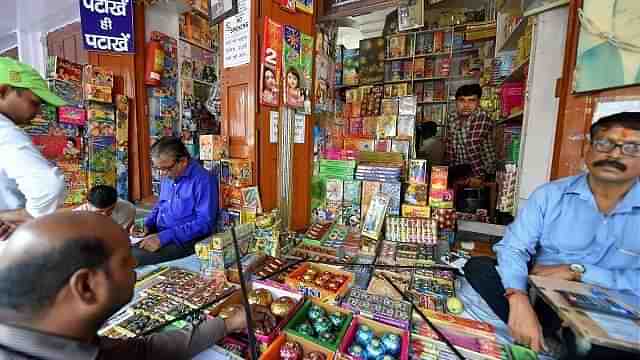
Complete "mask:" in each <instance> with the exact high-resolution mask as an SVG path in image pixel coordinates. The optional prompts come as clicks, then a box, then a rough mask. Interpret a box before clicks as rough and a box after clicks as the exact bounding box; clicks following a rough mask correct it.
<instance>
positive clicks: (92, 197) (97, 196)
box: [87, 185, 118, 209]
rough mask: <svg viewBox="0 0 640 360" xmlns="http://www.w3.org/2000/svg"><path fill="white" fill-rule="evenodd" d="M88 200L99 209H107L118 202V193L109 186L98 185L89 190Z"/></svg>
mask: <svg viewBox="0 0 640 360" xmlns="http://www.w3.org/2000/svg"><path fill="white" fill-rule="evenodd" d="M87 200H89V203H90V204H91V205H93V206H95V207H97V208H98V209H106V208H108V207H110V206H113V205H114V204H115V203H116V202H117V201H118V191H117V190H116V189H114V188H113V187H111V186H109V185H96V186H94V187H92V188H91V190H89V194H88V195H87Z"/></svg>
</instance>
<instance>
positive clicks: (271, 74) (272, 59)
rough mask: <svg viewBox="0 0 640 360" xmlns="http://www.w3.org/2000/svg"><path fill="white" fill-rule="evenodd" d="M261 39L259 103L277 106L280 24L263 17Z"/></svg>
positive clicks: (280, 59)
mask: <svg viewBox="0 0 640 360" xmlns="http://www.w3.org/2000/svg"><path fill="white" fill-rule="evenodd" d="M263 39H264V40H263V41H264V43H263V45H262V61H261V66H262V68H261V71H260V74H261V76H260V104H262V105H266V106H279V105H280V79H281V76H282V75H281V72H282V25H280V24H278V23H277V22H275V21H273V20H271V19H270V18H268V17H265V19H264V34H263Z"/></svg>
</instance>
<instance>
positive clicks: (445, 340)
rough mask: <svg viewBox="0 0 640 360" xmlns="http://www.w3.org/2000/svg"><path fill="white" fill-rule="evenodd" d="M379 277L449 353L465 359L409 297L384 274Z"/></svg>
mask: <svg viewBox="0 0 640 360" xmlns="http://www.w3.org/2000/svg"><path fill="white" fill-rule="evenodd" d="M380 275H381V276H382V278H383V279H385V280H386V281H387V282H388V283H389V285H391V286H392V287H393V289H394V290H395V291H397V292H398V293H399V294H400V295H402V298H403V299H404V300H405V301H407V302H409V303H411V306H413V309H414V310H415V311H416V312H417V313H418V315H420V317H421V318H422V320H424V321H425V322H426V323H427V325H429V327H430V328H431V329H432V330H433V331H434V332H435V333H436V335H438V337H439V338H440V339H441V340H442V341H443V342H444V343H445V344H446V345H447V347H448V348H449V349H451V351H453V353H454V354H455V355H456V356H457V357H458V359H461V360H465V359H466V358H465V357H464V356H462V354H461V353H460V352H459V351H458V349H456V347H455V346H453V345H452V344H451V342H449V339H447V337H446V336H444V334H443V333H441V332H440V330H438V328H437V327H435V326H434V325H433V323H432V322H431V320H429V318H427V317H426V316H425V315H424V313H423V312H422V311H421V310H420V309H419V308H418V307H417V306H416V304H414V303H413V301H412V300H411V299H410V298H409V297H408V296H407V295H406V294H405V293H404V292H402V291H401V290H400V289H399V288H398V287H397V286H396V284H394V283H393V281H391V280H390V279H389V278H388V277H387V275H385V274H380Z"/></svg>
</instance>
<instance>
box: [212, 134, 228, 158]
mask: <svg viewBox="0 0 640 360" xmlns="http://www.w3.org/2000/svg"><path fill="white" fill-rule="evenodd" d="M211 145H212V157H213V158H212V159H211V160H222V159H225V158H228V157H229V137H228V136H224V135H213V138H212V143H211Z"/></svg>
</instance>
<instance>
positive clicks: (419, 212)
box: [402, 204, 431, 219]
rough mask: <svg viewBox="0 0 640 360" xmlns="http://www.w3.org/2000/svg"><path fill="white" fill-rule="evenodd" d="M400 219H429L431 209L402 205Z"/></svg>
mask: <svg viewBox="0 0 640 360" xmlns="http://www.w3.org/2000/svg"><path fill="white" fill-rule="evenodd" d="M402 217H410V218H424V219H428V218H429V217H431V208H430V207H428V206H416V205H408V204H403V205H402Z"/></svg>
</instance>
